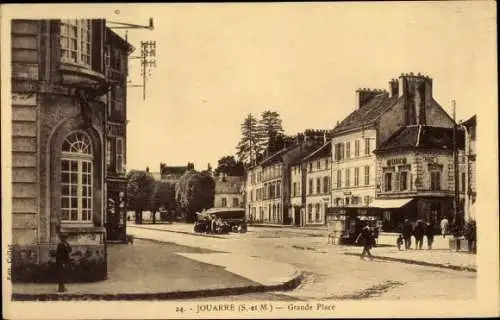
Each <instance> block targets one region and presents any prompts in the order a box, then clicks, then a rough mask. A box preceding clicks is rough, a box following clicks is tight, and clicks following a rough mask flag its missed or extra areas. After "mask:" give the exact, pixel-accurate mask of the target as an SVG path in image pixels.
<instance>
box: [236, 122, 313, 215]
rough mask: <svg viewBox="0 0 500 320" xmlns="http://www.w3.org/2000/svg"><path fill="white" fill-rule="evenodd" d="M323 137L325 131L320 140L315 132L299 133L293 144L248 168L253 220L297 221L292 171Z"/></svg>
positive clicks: (248, 206)
mask: <svg viewBox="0 0 500 320" xmlns="http://www.w3.org/2000/svg"><path fill="white" fill-rule="evenodd" d="M308 137H309V138H308ZM320 140H323V131H322V136H321V139H317V137H315V136H314V132H311V133H310V134H308V135H303V134H299V135H297V137H296V140H295V141H294V142H293V143H292V144H291V145H289V146H288V147H286V148H283V149H282V150H280V151H278V152H276V153H274V154H272V155H270V156H268V157H267V158H265V159H263V160H262V161H260V162H259V163H258V164H257V165H255V166H253V167H251V168H249V169H248V170H247V179H246V183H245V195H246V200H245V201H246V207H245V209H246V211H247V217H248V218H249V220H250V221H254V222H259V223H268V224H291V223H294V221H295V218H294V215H295V211H294V208H293V205H292V201H293V200H292V194H291V192H292V191H291V187H292V180H291V179H292V173H291V170H292V168H293V166H294V165H295V164H297V163H299V162H300V160H301V159H303V158H304V157H305V156H306V155H308V154H310V153H311V152H312V151H313V150H315V149H316V148H318V147H319V146H320V145H321V144H322V141H320Z"/></svg>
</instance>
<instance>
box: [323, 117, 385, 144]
mask: <svg viewBox="0 0 500 320" xmlns="http://www.w3.org/2000/svg"><path fill="white" fill-rule="evenodd" d="M375 123H376V121H375V120H373V121H370V122H366V123H364V125H358V126H356V127H354V128H350V129H346V130H341V131H339V132H334V133H332V137H331V138H332V139H333V138H338V137H340V136H343V135H345V134H349V133H352V132H354V131H359V130H361V129H362V128H370V129H371V127H375ZM334 130H335V129H334Z"/></svg>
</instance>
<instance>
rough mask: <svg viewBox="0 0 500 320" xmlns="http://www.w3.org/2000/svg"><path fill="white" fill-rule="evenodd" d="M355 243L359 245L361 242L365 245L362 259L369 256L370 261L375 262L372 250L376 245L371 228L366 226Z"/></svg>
mask: <svg viewBox="0 0 500 320" xmlns="http://www.w3.org/2000/svg"><path fill="white" fill-rule="evenodd" d="M355 242H356V244H359V243H360V242H361V243H362V245H363V252H361V259H364V258H365V256H366V255H368V257H369V258H370V260H373V256H372V254H371V252H370V250H371V248H372V247H373V245H374V243H375V239H374V238H373V233H372V231H371V230H370V227H369V226H365V227H364V228H363V230H362V231H361V232H360V233H359V235H358V236H357V238H356V241H355Z"/></svg>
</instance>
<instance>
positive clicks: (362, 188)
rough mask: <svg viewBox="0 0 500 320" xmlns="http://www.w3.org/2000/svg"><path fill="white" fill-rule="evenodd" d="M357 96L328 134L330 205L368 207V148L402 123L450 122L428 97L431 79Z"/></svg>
mask: <svg viewBox="0 0 500 320" xmlns="http://www.w3.org/2000/svg"><path fill="white" fill-rule="evenodd" d="M356 98H357V99H356V101H357V106H356V109H355V110H354V111H353V112H352V113H351V114H349V115H348V116H347V117H346V118H345V119H344V120H343V121H342V122H340V123H339V124H338V125H337V126H336V127H335V128H334V130H333V132H332V157H333V167H334V168H333V170H332V179H331V181H332V202H333V207H351V208H369V207H371V206H372V202H373V201H374V199H375V195H376V187H377V185H376V179H375V178H376V158H375V154H374V153H373V150H375V149H376V148H377V147H378V146H379V145H380V144H381V143H382V142H384V141H386V140H387V139H389V138H390V137H391V136H392V135H393V134H394V133H395V132H397V131H398V130H400V129H401V128H402V127H406V126H411V125H428V126H437V127H447V128H451V127H453V125H454V121H453V119H452V118H451V117H450V116H449V115H448V114H447V113H446V112H445V111H444V110H443V108H442V107H441V106H440V105H439V104H438V103H437V102H436V101H435V100H434V98H433V95H432V79H431V78H429V77H427V76H423V75H420V74H418V75H414V74H413V73H410V74H402V75H401V76H400V77H399V78H398V79H393V80H391V81H390V82H389V92H387V91H385V90H380V89H359V90H357V91H356ZM363 211H365V210H363Z"/></svg>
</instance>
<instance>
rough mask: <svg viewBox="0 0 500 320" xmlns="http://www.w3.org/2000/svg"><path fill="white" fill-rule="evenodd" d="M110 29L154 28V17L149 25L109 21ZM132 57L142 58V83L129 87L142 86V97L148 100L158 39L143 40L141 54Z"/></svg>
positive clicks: (126, 35)
mask: <svg viewBox="0 0 500 320" xmlns="http://www.w3.org/2000/svg"><path fill="white" fill-rule="evenodd" d="M108 24H109V26H108V27H109V28H110V29H147V30H150V31H152V30H154V23H153V18H149V24H148V25H138V24H132V23H125V22H117V21H108ZM125 39H126V40H127V41H128V33H126V34H125ZM130 59H140V60H141V76H142V85H133V84H131V85H128V87H140V88H142V99H143V100H146V81H147V79H148V77H151V68H156V41H141V55H140V56H135V57H129V60H130Z"/></svg>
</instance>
